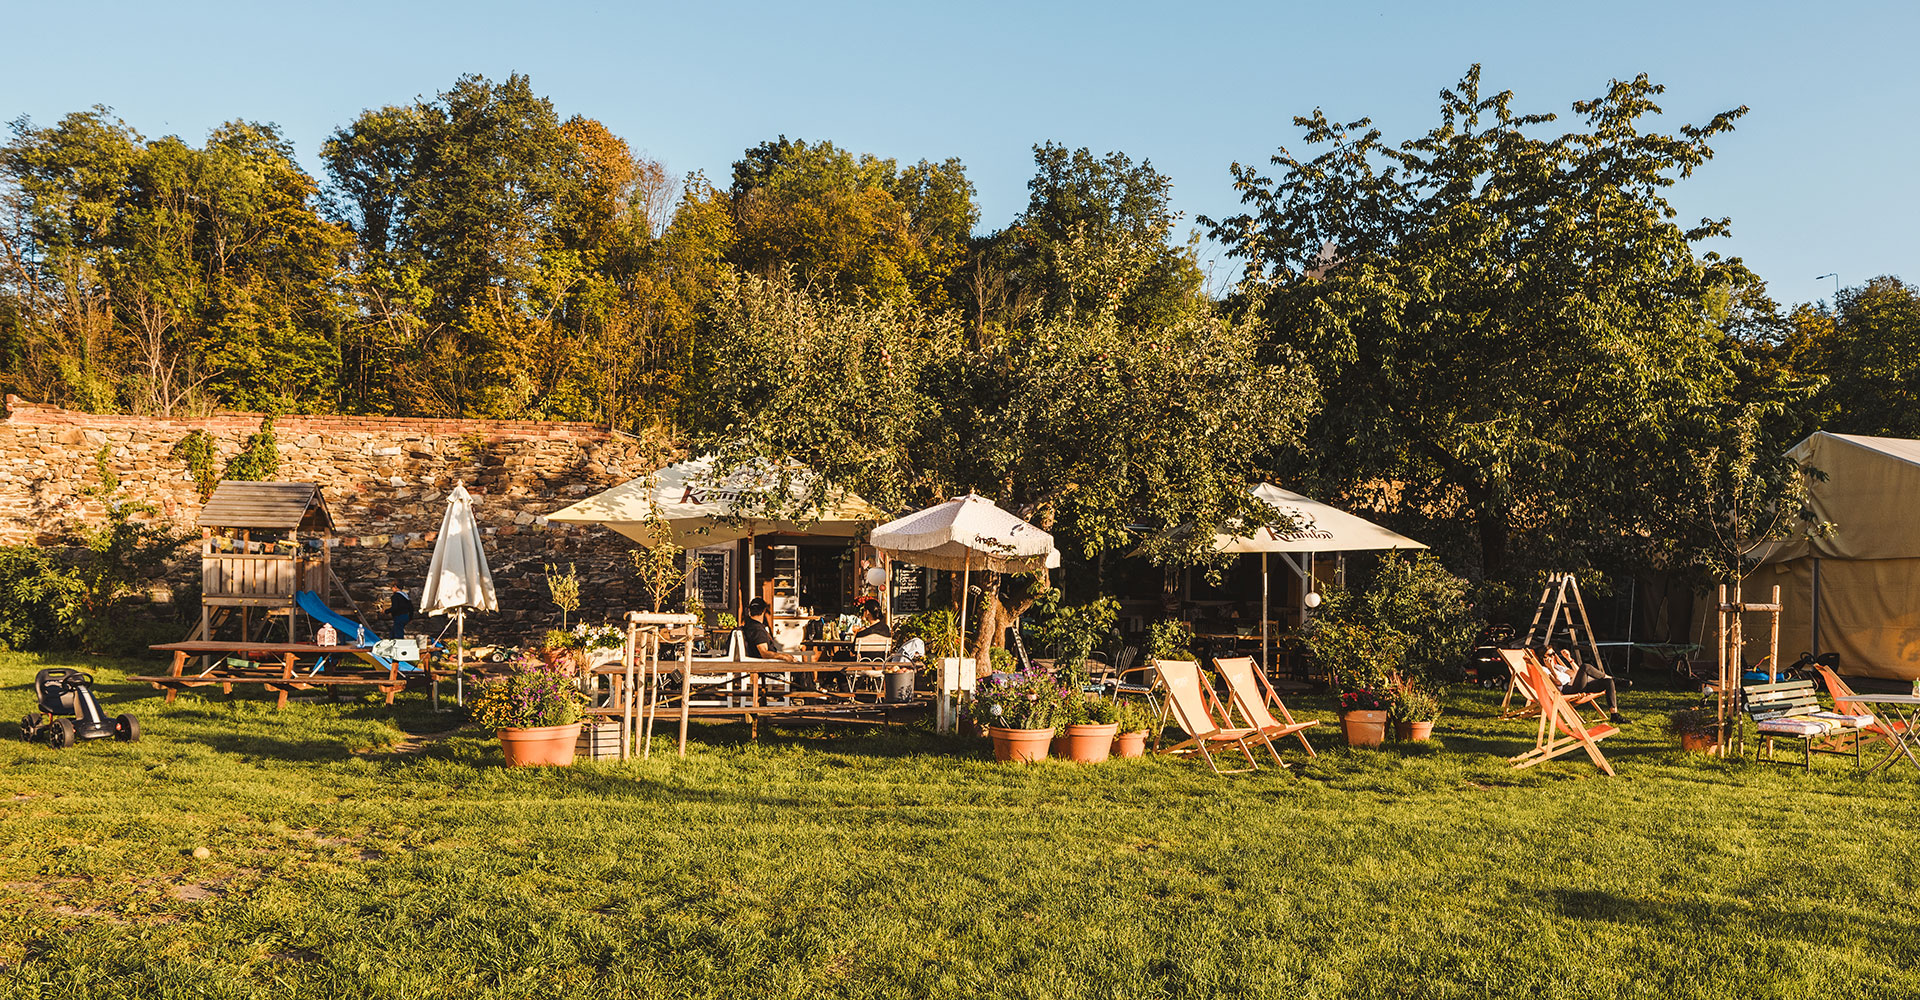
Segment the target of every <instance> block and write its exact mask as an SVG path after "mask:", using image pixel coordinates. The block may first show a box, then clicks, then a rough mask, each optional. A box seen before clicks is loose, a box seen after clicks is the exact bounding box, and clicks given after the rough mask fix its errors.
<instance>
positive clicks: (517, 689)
mask: <svg viewBox="0 0 1920 1000" xmlns="http://www.w3.org/2000/svg"><path fill="white" fill-rule="evenodd" d="M585 704H586V698H585V697H584V696H582V695H581V693H580V688H579V686H578V685H577V684H575V683H574V680H573V678H572V677H571V676H569V675H568V673H567V671H565V670H563V669H560V668H558V667H552V666H548V665H547V664H545V663H542V662H541V661H540V660H539V659H538V658H536V657H532V656H522V657H519V658H518V659H515V660H514V661H513V672H512V673H510V674H508V675H506V676H504V677H498V678H495V679H493V680H490V681H488V682H486V683H485V684H483V685H481V688H480V691H479V693H478V694H477V695H476V696H475V697H474V699H473V701H472V703H471V704H470V705H469V706H468V710H469V711H470V712H471V713H472V716H473V721H475V722H477V723H479V724H481V725H482V726H485V727H487V728H488V729H537V728H539V727H542V726H564V725H566V724H568V723H570V722H578V721H579V720H580V714H581V708H582V707H583V706H584V705H585Z"/></svg>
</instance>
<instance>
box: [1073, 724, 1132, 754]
mask: <svg viewBox="0 0 1920 1000" xmlns="http://www.w3.org/2000/svg"><path fill="white" fill-rule="evenodd" d="M1119 731H1120V724H1119V723H1117V722H1088V723H1082V724H1080V725H1077V726H1068V727H1067V736H1066V739H1067V747H1066V750H1067V752H1066V755H1065V756H1066V758H1067V759H1068V760H1070V761H1073V762H1075V763H1078V764H1098V763H1100V762H1101V761H1103V760H1106V759H1107V757H1108V756H1109V755H1111V754H1112V753H1113V737H1114V734H1116V733H1118V732H1119Z"/></svg>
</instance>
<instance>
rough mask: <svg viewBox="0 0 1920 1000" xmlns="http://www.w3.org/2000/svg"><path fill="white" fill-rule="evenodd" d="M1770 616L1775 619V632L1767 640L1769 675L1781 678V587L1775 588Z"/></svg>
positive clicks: (1771, 677) (1776, 679)
mask: <svg viewBox="0 0 1920 1000" xmlns="http://www.w3.org/2000/svg"><path fill="white" fill-rule="evenodd" d="M1768 617H1769V618H1770V619H1772V621H1773V634H1772V636H1771V637H1769V638H1768V640H1767V677H1768V678H1769V679H1770V680H1774V681H1778V680H1779V679H1780V588H1779V586H1777V585H1776V586H1775V587H1774V588H1773V610H1772V612H1770V613H1769V615H1768Z"/></svg>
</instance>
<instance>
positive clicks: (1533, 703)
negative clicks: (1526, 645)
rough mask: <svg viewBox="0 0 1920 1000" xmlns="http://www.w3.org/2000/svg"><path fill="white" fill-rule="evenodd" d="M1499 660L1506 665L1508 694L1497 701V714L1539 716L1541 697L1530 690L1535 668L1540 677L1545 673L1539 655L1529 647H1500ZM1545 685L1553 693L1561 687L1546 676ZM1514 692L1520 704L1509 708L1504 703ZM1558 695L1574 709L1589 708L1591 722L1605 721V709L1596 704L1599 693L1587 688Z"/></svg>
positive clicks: (1526, 716)
mask: <svg viewBox="0 0 1920 1000" xmlns="http://www.w3.org/2000/svg"><path fill="white" fill-rule="evenodd" d="M1500 660H1501V662H1503V663H1505V664H1506V665H1507V697H1506V699H1505V700H1503V701H1501V702H1500V717H1501V718H1502V719H1529V718H1533V717H1534V716H1537V715H1539V714H1540V696H1539V695H1538V694H1536V693H1535V692H1534V690H1533V676H1532V675H1533V671H1534V669H1535V668H1538V669H1539V670H1540V673H1541V675H1542V676H1545V674H1546V666H1545V665H1544V664H1542V663H1541V662H1540V656H1539V654H1537V653H1535V652H1534V651H1533V650H1531V649H1502V650H1500ZM1547 686H1548V687H1551V688H1553V689H1554V691H1555V692H1556V693H1558V692H1559V690H1560V688H1559V686H1558V685H1555V684H1554V683H1553V679H1552V678H1551V677H1548V678H1547ZM1516 694H1517V695H1519V696H1520V699H1521V704H1520V707H1518V708H1513V709H1509V708H1508V707H1507V705H1508V704H1509V703H1510V702H1512V701H1513V696H1514V695H1516ZM1560 697H1561V698H1563V699H1565V700H1566V702H1567V704H1569V705H1572V706H1574V707H1575V708H1579V707H1581V706H1590V707H1592V708H1593V712H1594V721H1595V722H1596V723H1597V724H1598V723H1605V722H1606V721H1607V717H1606V715H1604V714H1603V711H1604V710H1603V709H1601V707H1600V705H1599V701H1600V692H1598V691H1588V692H1586V693H1585V694H1562V695H1560Z"/></svg>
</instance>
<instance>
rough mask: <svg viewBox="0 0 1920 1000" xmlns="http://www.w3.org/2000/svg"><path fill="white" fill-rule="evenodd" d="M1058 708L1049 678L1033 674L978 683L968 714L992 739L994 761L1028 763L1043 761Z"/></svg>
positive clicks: (996, 677) (999, 676)
mask: <svg viewBox="0 0 1920 1000" xmlns="http://www.w3.org/2000/svg"><path fill="white" fill-rule="evenodd" d="M1061 708H1062V705H1061V699H1060V689H1059V687H1058V685H1056V684H1055V683H1054V679H1053V677H1052V675H1050V674H1047V673H1043V672H1034V673H1021V674H997V675H994V676H992V677H989V678H987V679H985V680H983V681H981V682H980V686H979V687H978V688H976V689H975V690H974V692H973V701H972V703H971V704H970V705H969V706H968V713H969V715H970V716H971V717H972V718H973V720H974V721H975V722H977V723H979V724H980V725H982V726H984V727H986V730H987V735H988V736H990V737H992V738H993V759H994V760H998V761H1003V762H1016V763H1031V762H1033V761H1037V760H1043V759H1045V758H1046V756H1047V744H1048V743H1050V742H1052V740H1053V729H1054V724H1055V722H1056V721H1057V720H1058V718H1059V716H1060V712H1061Z"/></svg>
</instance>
